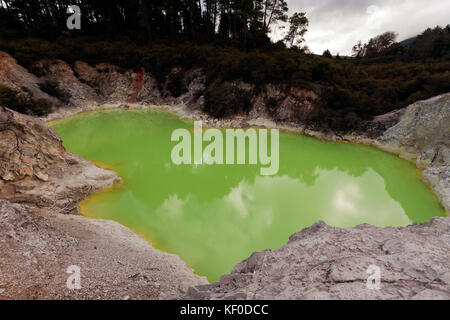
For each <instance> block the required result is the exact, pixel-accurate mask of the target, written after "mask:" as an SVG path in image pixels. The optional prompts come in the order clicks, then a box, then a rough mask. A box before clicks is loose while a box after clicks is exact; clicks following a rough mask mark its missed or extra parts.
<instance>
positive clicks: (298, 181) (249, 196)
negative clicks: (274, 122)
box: [52, 110, 445, 281]
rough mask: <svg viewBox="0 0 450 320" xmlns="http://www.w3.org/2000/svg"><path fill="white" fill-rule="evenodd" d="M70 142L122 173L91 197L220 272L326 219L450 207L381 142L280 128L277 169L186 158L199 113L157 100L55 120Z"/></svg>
mask: <svg viewBox="0 0 450 320" xmlns="http://www.w3.org/2000/svg"><path fill="white" fill-rule="evenodd" d="M52 127H53V128H54V129H55V130H56V132H57V133H58V134H59V135H60V136H61V137H62V139H63V141H64V146H65V147H66V149H67V150H68V151H69V152H72V153H76V154H81V155H82V156H83V157H85V158H86V159H89V160H92V161H94V162H96V163H100V164H101V165H103V166H105V167H108V168H110V169H112V170H114V171H116V172H117V173H118V174H119V176H120V177H121V178H122V179H123V183H121V184H120V185H117V186H115V187H113V188H108V189H107V190H105V191H102V192H100V193H98V194H96V195H94V196H93V197H91V198H89V199H87V200H86V201H84V202H83V203H82V213H83V214H84V215H85V216H87V217H89V218H95V219H110V220H115V221H117V222H119V223H121V224H123V225H125V226H127V227H129V228H130V229H132V230H134V231H135V232H137V233H139V234H141V235H142V236H144V237H145V238H146V239H147V240H148V241H150V242H151V243H152V244H153V246H154V247H156V248H158V249H160V250H162V251H165V252H169V253H174V254H176V255H178V256H179V257H181V258H182V259H183V260H184V261H185V262H186V263H187V265H189V266H190V267H191V268H193V269H194V270H195V271H196V273H197V274H199V275H204V276H207V278H208V280H209V281H216V280H218V279H219V277H220V276H221V275H222V274H225V273H229V272H231V270H232V269H233V266H234V265H236V264H237V263H239V262H241V261H242V260H244V259H246V258H247V257H249V256H250V254H251V253H252V252H254V251H262V250H264V249H268V248H270V249H277V248H279V247H281V246H283V245H284V244H286V243H287V241H288V239H289V236H290V235H292V234H293V233H295V232H298V231H300V230H302V229H303V228H306V227H309V226H311V225H312V224H314V223H315V222H317V221H319V220H323V221H325V222H326V223H328V224H330V225H333V226H337V227H353V226H355V225H358V224H361V223H368V224H372V225H376V226H405V225H408V224H410V223H412V222H425V221H428V220H429V219H430V218H432V217H435V216H444V215H445V211H444V209H443V208H442V206H441V205H440V203H439V202H438V200H437V198H436V197H435V195H434V194H433V193H432V191H431V190H430V189H429V188H428V187H427V186H426V185H425V184H424V183H423V182H422V181H421V180H420V171H419V170H417V169H416V168H415V166H414V165H413V164H412V163H409V162H407V161H405V160H402V159H400V158H398V157H397V156H394V155H391V154H388V153H386V152H383V151H380V150H377V149H375V148H372V147H368V146H362V145H353V144H344V143H335V142H324V141H320V140H317V139H314V138H310V137H306V136H302V135H298V134H292V133H284V132H280V140H279V141H280V144H279V145H280V150H279V154H280V167H279V171H278V174H277V175H274V176H261V175H260V168H261V166H260V165H180V166H176V165H174V164H173V163H172V161H171V151H172V148H173V147H174V146H175V145H176V144H177V143H176V142H172V141H171V135H172V132H173V131H174V130H175V129H178V128H186V129H189V130H192V128H193V121H184V120H180V119H179V118H177V117H176V116H175V115H172V114H170V113H167V112H164V111H158V110H107V111H99V112H93V113H87V114H82V115H78V116H74V117H70V118H68V119H65V120H62V121H59V122H56V123H54V124H52Z"/></svg>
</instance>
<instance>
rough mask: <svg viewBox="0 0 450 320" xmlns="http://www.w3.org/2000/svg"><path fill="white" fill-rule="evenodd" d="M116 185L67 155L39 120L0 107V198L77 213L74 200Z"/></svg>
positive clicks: (88, 164)
mask: <svg viewBox="0 0 450 320" xmlns="http://www.w3.org/2000/svg"><path fill="white" fill-rule="evenodd" d="M118 180H119V179H118V178H117V176H116V174H115V173H114V172H111V171H107V170H103V169H101V168H98V167H97V166H95V165H94V164H92V163H91V162H88V161H86V160H84V159H83V158H82V157H80V156H76V155H72V154H69V153H67V152H66V151H65V149H64V147H63V145H62V141H61V138H60V137H59V136H58V135H57V134H56V133H55V132H54V131H53V130H52V129H51V128H49V127H47V126H46V124H45V123H44V122H43V121H42V120H40V119H38V118H35V117H31V116H26V115H22V114H20V113H17V112H14V111H12V110H9V109H7V108H3V107H0V198H2V199H7V200H10V201H12V202H19V203H26V204H29V205H35V206H39V207H48V208H52V209H53V210H59V211H60V212H63V213H77V211H78V202H79V201H80V200H82V199H84V198H86V197H87V196H89V195H90V194H92V193H94V192H95V191H98V190H100V189H102V188H104V187H106V186H108V185H110V184H112V183H114V182H116V181H118Z"/></svg>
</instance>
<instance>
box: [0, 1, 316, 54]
mask: <svg viewBox="0 0 450 320" xmlns="http://www.w3.org/2000/svg"><path fill="white" fill-rule="evenodd" d="M69 5H77V6H78V7H79V8H80V9H81V13H82V14H81V25H82V29H81V30H80V31H79V33H82V34H85V35H103V36H105V37H108V36H111V37H115V38H117V37H118V36H125V37H127V38H129V39H133V40H135V41H138V42H140V43H142V44H148V43H152V42H154V41H161V40H189V41H194V42H196V43H202V42H209V43H210V42H211V41H214V40H216V39H218V40H220V41H231V42H235V43H237V44H239V45H241V46H243V47H245V48H254V47H264V46H268V45H270V39H269V36H268V35H269V33H270V31H271V28H272V27H273V26H274V25H276V24H278V23H290V26H289V31H288V33H287V36H286V39H285V43H288V44H289V45H290V46H293V45H300V44H301V43H302V37H303V35H304V34H305V33H306V26H307V25H308V19H307V18H306V14H305V13H294V14H293V15H292V16H291V17H290V18H289V16H288V5H287V3H286V1H285V0H135V1H130V0H95V1H94V0H56V1H54V0H51V1H50V0H27V1H24V0H2V1H0V26H1V27H2V28H8V29H17V30H19V29H20V30H21V31H24V32H25V31H29V32H34V33H36V32H41V33H45V34H46V35H51V34H52V32H54V33H55V34H58V33H59V32H61V30H64V28H65V25H66V20H67V17H68V14H67V11H66V10H67V8H68V6H69Z"/></svg>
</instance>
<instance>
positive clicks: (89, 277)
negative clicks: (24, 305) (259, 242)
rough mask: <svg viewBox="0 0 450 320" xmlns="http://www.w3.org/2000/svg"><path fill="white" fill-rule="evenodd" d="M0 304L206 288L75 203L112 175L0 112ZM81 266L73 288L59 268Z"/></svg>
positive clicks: (177, 264) (26, 120)
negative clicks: (86, 215) (76, 287)
mask: <svg viewBox="0 0 450 320" xmlns="http://www.w3.org/2000/svg"><path fill="white" fill-rule="evenodd" d="M0 150H1V157H0V177H1V179H0V199H3V200H0V254H1V256H2V259H1V261H0V270H1V272H0V299H1V298H4V299H124V298H126V297H128V298H130V299H158V298H164V297H166V296H167V295H169V296H173V295H176V294H179V293H180V292H183V291H185V290H187V288H188V287H189V286H192V285H196V284H203V283H207V281H206V279H205V278H203V277H199V276H196V275H195V274H194V272H193V271H192V270H191V269H190V268H188V267H187V266H186V265H185V263H184V262H183V261H181V259H180V258H178V257H177V256H175V255H170V254H167V253H163V252H160V251H158V250H156V249H153V248H152V247H151V246H150V245H149V244H148V243H147V242H146V241H145V240H144V239H143V238H142V237H140V236H138V235H136V234H134V233H133V232H131V231H130V230H128V229H127V228H125V227H123V226H121V225H119V224H118V223H116V222H113V221H103V220H90V219H86V218H84V217H82V216H79V215H78V203H79V202H80V201H81V200H82V199H84V198H86V197H88V196H89V195H91V194H92V193H94V192H95V191H98V190H100V189H102V188H104V187H106V186H108V185H111V184H112V183H114V182H117V181H118V178H117V176H116V174H115V173H113V172H110V171H107V170H103V169H101V168H98V167H97V166H95V165H94V164H92V163H91V162H88V161H86V160H84V159H83V158H82V157H80V156H75V155H71V154H69V153H67V152H66V151H65V150H64V147H63V146H62V141H61V139H60V138H59V137H58V135H57V134H56V133H55V132H54V131H53V130H52V129H50V128H48V127H47V126H46V125H45V123H44V122H43V121H41V120H39V119H37V118H34V117H30V116H25V115H21V114H18V113H16V112H14V111H11V110H9V109H4V108H0ZM71 265H76V266H79V267H80V268H81V281H82V286H81V290H69V289H67V288H66V280H67V278H68V277H69V274H67V273H66V269H67V268H68V267H69V266H71Z"/></svg>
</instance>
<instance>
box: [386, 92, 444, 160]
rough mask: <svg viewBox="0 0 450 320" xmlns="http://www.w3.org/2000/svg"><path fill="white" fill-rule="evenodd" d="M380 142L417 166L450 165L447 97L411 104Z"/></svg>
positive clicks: (442, 96)
mask: <svg viewBox="0 0 450 320" xmlns="http://www.w3.org/2000/svg"><path fill="white" fill-rule="evenodd" d="M379 141H380V143H382V144H386V145H388V146H389V147H391V148H395V149H398V151H397V152H401V153H403V154H404V155H405V156H406V157H410V158H411V159H412V160H416V162H417V166H418V167H422V168H424V167H427V166H430V165H435V166H438V165H441V164H444V163H449V162H450V152H449V148H450V94H444V95H441V96H437V97H434V98H432V99H429V100H425V101H419V102H416V103H414V104H412V105H410V106H409V107H408V108H407V109H406V111H405V113H404V114H403V116H402V117H401V118H400V121H399V122H398V123H397V124H396V125H395V126H393V127H392V128H390V129H388V130H387V131H386V132H385V133H384V134H383V136H381V137H380V138H379Z"/></svg>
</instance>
